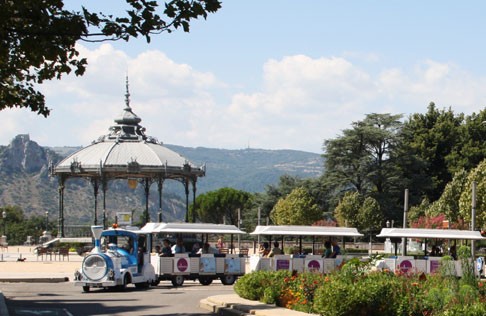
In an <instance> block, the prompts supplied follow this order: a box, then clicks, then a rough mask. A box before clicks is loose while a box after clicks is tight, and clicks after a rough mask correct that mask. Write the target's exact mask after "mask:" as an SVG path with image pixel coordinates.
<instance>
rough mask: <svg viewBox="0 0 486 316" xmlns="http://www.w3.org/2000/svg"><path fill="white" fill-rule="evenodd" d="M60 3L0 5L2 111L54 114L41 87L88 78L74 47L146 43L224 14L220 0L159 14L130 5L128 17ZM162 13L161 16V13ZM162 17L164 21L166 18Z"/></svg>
mask: <svg viewBox="0 0 486 316" xmlns="http://www.w3.org/2000/svg"><path fill="white" fill-rule="evenodd" d="M64 2H65V1H62V0H61V1H60V0H45V1H29V0H16V1H2V2H1V3H0V41H1V45H0V47H1V49H0V73H1V74H2V75H1V77H0V99H1V100H2V104H1V105H0V109H5V108H13V107H23V108H30V109H31V110H32V111H34V112H37V114H41V115H44V116H46V117H47V116H48V115H49V113H50V109H49V108H48V107H47V106H46V104H45V100H44V95H43V94H42V93H40V92H39V91H37V90H36V89H37V87H36V85H37V84H41V83H43V82H44V81H45V80H51V79H54V78H55V79H61V77H62V76H63V75H66V74H69V73H70V72H71V71H73V70H74V73H75V74H76V75H78V76H81V75H83V74H84V72H85V70H86V66H87V60H86V59H85V58H79V52H78V50H77V49H76V47H75V44H76V42H78V41H79V40H85V41H91V42H100V41H106V40H112V41H116V40H120V39H122V40H125V41H128V40H129V39H130V38H135V37H138V36H139V35H140V36H143V37H145V39H146V40H147V42H150V38H151V36H152V35H154V34H160V33H162V32H172V31H173V30H176V29H178V28H182V29H183V30H184V31H185V32H189V23H190V21H191V20H193V19H197V18H199V17H203V18H206V17H207V15H208V13H213V12H216V11H217V10H218V9H220V8H221V2H220V1H218V0H195V1H188V0H174V1H169V2H167V3H165V6H162V8H163V9H162V10H159V12H157V9H158V3H157V1H142V0H127V1H126V6H127V8H126V10H122V11H121V12H125V13H126V15H125V16H118V17H117V16H113V15H112V14H110V13H102V12H99V13H94V12H91V11H90V10H89V9H87V8H86V7H84V6H82V7H81V12H76V11H68V10H66V9H65V8H64ZM160 11H162V12H160ZM161 16H163V18H162V17H161Z"/></svg>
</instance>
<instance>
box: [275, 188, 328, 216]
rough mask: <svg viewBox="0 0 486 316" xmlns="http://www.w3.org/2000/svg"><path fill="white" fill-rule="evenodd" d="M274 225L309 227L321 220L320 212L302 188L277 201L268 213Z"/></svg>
mask: <svg viewBox="0 0 486 316" xmlns="http://www.w3.org/2000/svg"><path fill="white" fill-rule="evenodd" d="M270 217H271V219H272V221H273V222H274V223H275V224H276V225H310V224H312V223H314V222H316V221H317V220H319V219H322V211H321V210H320V209H319V207H318V206H317V204H316V203H315V201H314V199H313V198H312V196H311V195H310V194H309V193H308V192H307V190H306V189H305V188H303V187H298V188H295V189H294V190H292V192H290V194H289V195H287V196H286V197H284V198H281V199H280V200H278V202H277V204H276V205H275V207H274V208H273V210H272V212H271V213H270Z"/></svg>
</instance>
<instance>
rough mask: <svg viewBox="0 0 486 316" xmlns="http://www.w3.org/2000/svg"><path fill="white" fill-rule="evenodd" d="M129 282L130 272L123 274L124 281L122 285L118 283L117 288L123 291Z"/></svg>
mask: <svg viewBox="0 0 486 316" xmlns="http://www.w3.org/2000/svg"><path fill="white" fill-rule="evenodd" d="M128 283H130V274H128V273H125V275H124V276H123V283H122V284H121V285H117V286H116V289H117V290H120V291H122V290H124V289H125V288H126V287H127V284H128Z"/></svg>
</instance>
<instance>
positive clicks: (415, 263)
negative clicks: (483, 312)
mask: <svg viewBox="0 0 486 316" xmlns="http://www.w3.org/2000/svg"><path fill="white" fill-rule="evenodd" d="M376 237H378V238H387V239H389V240H390V241H392V242H394V243H395V249H397V248H398V247H397V246H396V244H397V243H398V241H401V239H402V238H413V239H420V240H423V241H424V242H425V244H426V241H427V240H430V239H434V240H454V241H455V240H469V241H470V240H484V239H486V238H484V237H482V236H481V233H480V232H479V231H471V230H457V229H425V228H383V229H382V230H381V233H380V234H379V235H377V236H376ZM441 259H442V258H441V257H440V256H433V255H429V253H428V252H427V248H424V255H422V256H407V255H406V253H405V255H403V254H402V255H399V256H397V255H396V253H395V256H391V257H389V258H385V259H384V260H383V262H382V263H381V265H380V267H381V268H383V269H388V270H390V271H393V272H401V273H408V272H413V273H426V274H429V273H435V272H436V271H438V269H439V268H440V266H441ZM453 259H454V258H453ZM479 259H480V260H478V264H479V263H480V262H484V260H483V259H482V258H479ZM471 260H472V259H471ZM470 264H473V263H472V262H470ZM450 265H451V266H450V269H449V271H450V273H451V274H453V275H456V276H458V277H460V276H462V274H463V271H462V262H461V260H452V261H450ZM475 271H476V273H477V274H480V273H481V271H482V272H483V273H484V269H483V268H482V267H479V266H478V269H475Z"/></svg>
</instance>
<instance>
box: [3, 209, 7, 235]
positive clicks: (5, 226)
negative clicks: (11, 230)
mask: <svg viewBox="0 0 486 316" xmlns="http://www.w3.org/2000/svg"><path fill="white" fill-rule="evenodd" d="M2 218H3V236H6V232H7V212H6V211H5V210H4V211H3V212H2Z"/></svg>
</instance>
